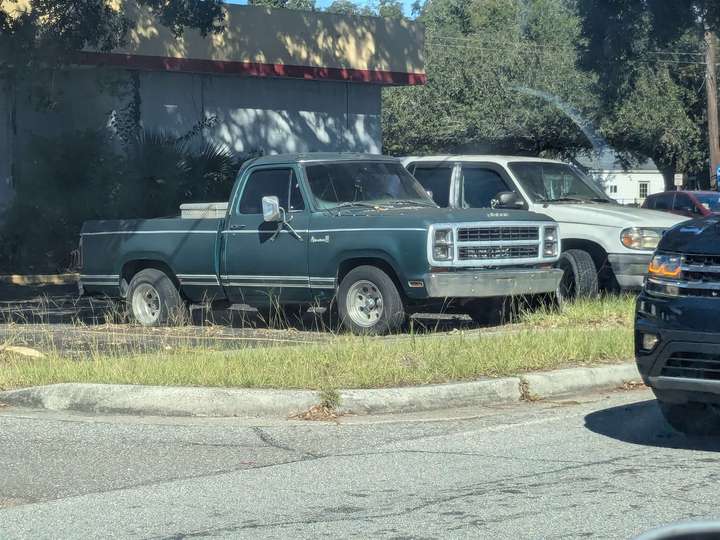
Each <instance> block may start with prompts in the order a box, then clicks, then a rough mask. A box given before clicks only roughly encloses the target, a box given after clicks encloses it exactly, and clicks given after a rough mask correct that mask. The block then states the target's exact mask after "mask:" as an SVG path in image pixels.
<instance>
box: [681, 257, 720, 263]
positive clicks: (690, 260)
mask: <svg viewBox="0 0 720 540" xmlns="http://www.w3.org/2000/svg"><path fill="white" fill-rule="evenodd" d="M685 264H691V265H699V266H720V255H685Z"/></svg>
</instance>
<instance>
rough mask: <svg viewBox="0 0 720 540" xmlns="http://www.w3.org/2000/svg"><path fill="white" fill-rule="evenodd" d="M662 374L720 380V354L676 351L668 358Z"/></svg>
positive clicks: (665, 375) (684, 377)
mask: <svg viewBox="0 0 720 540" xmlns="http://www.w3.org/2000/svg"><path fill="white" fill-rule="evenodd" d="M660 375H662V376H664V377H681V378H683V379H706V380H713V381H716V380H720V355H717V354H708V353H700V352H675V353H673V354H672V355H671V356H670V358H668V359H667V362H666V363H665V366H663V368H662V371H661V372H660Z"/></svg>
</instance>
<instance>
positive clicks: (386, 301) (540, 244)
mask: <svg viewBox="0 0 720 540" xmlns="http://www.w3.org/2000/svg"><path fill="white" fill-rule="evenodd" d="M216 206H217V205H216ZM558 232H559V231H558V226H557V224H556V223H555V222H554V221H552V220H551V219H550V218H548V217H546V216H543V215H539V214H533V213H531V212H526V211H522V210H505V209H465V210H463V209H443V208H438V207H437V205H436V204H435V203H434V202H433V201H432V199H431V198H430V197H429V196H428V194H427V193H426V192H425V190H424V189H423V188H422V186H421V185H420V184H419V183H418V182H417V181H416V180H415V178H414V177H413V176H412V175H411V174H410V173H409V172H408V171H407V170H406V169H405V168H403V166H402V164H401V163H400V162H399V161H397V160H395V159H393V158H389V157H383V156H375V155H372V156H370V155H358V154H293V155H278V156H267V157H261V158H257V159H254V160H252V161H249V162H248V163H246V164H245V165H244V166H243V168H242V169H241V170H240V172H239V174H238V179H237V181H236V183H235V186H234V188H233V190H232V194H231V197H230V202H229V204H228V205H227V211H226V213H225V217H224V218H201V219H183V218H173V219H149V220H117V221H89V222H86V223H84V224H83V228H82V233H81V240H80V246H81V254H82V265H83V269H82V272H81V278H80V290H81V293H82V294H86V295H106V296H110V297H116V298H122V299H124V300H125V302H126V303H127V306H128V308H129V312H130V314H131V315H132V317H133V318H134V319H135V320H136V321H137V322H139V323H140V324H142V325H147V326H153V325H163V324H170V323H173V322H175V321H176V320H180V319H182V318H183V316H184V314H185V312H186V309H187V306H188V304H205V305H207V304H225V305H232V304H243V305H250V306H253V307H256V308H259V309H263V308H265V307H267V306H269V305H280V306H290V305H292V306H296V307H297V306H311V305H328V304H330V303H332V301H333V300H335V301H336V302H337V309H338V312H339V316H340V320H341V321H342V323H343V325H344V326H345V327H346V328H347V329H349V330H350V331H352V332H354V333H361V334H367V333H372V334H385V333H389V332H393V331H396V330H397V329H399V328H400V327H401V325H402V324H403V323H404V322H405V319H406V317H407V316H408V315H409V314H410V313H412V312H417V311H428V310H433V309H446V310H454V311H455V312H464V313H469V314H470V315H471V316H472V317H473V318H475V319H476V320H480V321H482V320H483V318H484V317H485V316H486V315H487V312H488V309H489V308H488V305H489V304H490V302H487V301H483V300H484V299H491V298H497V297H507V296H512V295H532V294H547V293H554V292H555V291H556V290H557V287H558V282H559V280H560V278H561V275H562V271H560V270H556V269H554V268H553V267H552V266H553V263H555V262H556V261H557V259H558V246H559V238H558Z"/></svg>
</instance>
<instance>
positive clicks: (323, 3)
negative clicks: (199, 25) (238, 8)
mask: <svg viewBox="0 0 720 540" xmlns="http://www.w3.org/2000/svg"><path fill="white" fill-rule="evenodd" d="M225 1H226V2H228V3H230V4H246V3H247V0H225ZM332 1H333V0H315V5H316V6H317V7H319V8H321V9H323V8H326V7H328V6H329V5H330V4H332ZM353 1H354V2H355V3H356V4H358V5H360V6H364V5H368V4H372V3H373V2H372V0H353ZM402 2H403V6H404V8H405V14H406V15H410V14H411V11H412V3H413V0H402Z"/></svg>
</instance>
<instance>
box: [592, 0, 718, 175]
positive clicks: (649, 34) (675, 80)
mask: <svg viewBox="0 0 720 540" xmlns="http://www.w3.org/2000/svg"><path fill="white" fill-rule="evenodd" d="M579 12H580V14H581V16H582V21H583V35H584V37H585V38H586V40H587V44H588V45H587V47H586V48H585V49H584V50H583V55H582V64H583V67H584V68H585V69H587V70H592V71H593V72H595V73H597V74H598V90H599V96H600V97H601V101H600V103H599V105H598V107H599V108H598V110H599V112H600V117H601V118H602V119H603V122H602V131H603V133H604V134H605V135H606V136H607V138H608V140H609V142H610V143H611V144H612V145H613V146H614V147H615V148H617V149H618V150H620V151H622V152H624V153H625V154H626V155H628V156H637V157H650V158H652V159H653V160H654V161H655V163H656V164H657V165H658V167H659V169H660V170H661V171H662V172H663V175H664V176H665V182H666V186H667V187H671V186H672V184H673V180H672V178H673V175H674V173H675V172H676V171H682V172H690V173H699V176H701V177H702V178H703V179H704V180H706V179H707V173H706V171H707V129H706V113H705V109H706V100H705V90H704V77H705V68H704V65H703V56H702V53H703V51H704V46H703V34H704V32H705V29H706V28H718V23H719V22H720V3H718V2H716V1H715V0H673V2H667V1H665V0H645V1H643V2H639V1H633V0H580V1H579Z"/></svg>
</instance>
